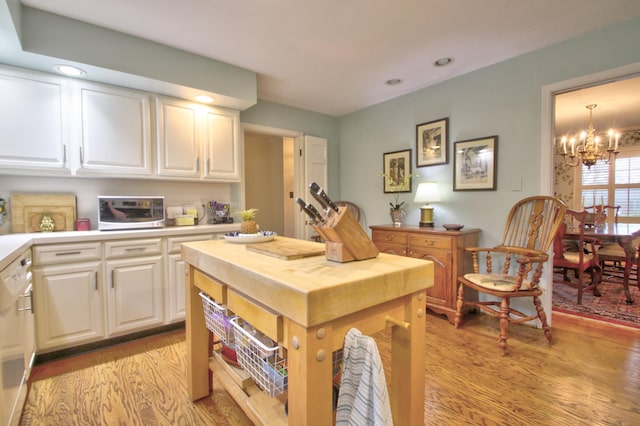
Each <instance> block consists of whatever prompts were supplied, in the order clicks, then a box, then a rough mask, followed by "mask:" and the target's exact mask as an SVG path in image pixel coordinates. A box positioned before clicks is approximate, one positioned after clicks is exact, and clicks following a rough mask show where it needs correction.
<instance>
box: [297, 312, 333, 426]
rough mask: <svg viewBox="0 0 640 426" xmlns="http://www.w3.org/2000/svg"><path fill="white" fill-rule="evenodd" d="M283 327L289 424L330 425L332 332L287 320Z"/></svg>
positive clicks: (331, 418)
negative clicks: (286, 358)
mask: <svg viewBox="0 0 640 426" xmlns="http://www.w3.org/2000/svg"><path fill="white" fill-rule="evenodd" d="M285 327H287V329H288V333H287V335H288V337H289V341H288V351H287V356H288V365H289V379H288V391H289V392H288V397H289V416H288V417H289V419H288V421H289V424H290V425H319V426H322V425H332V424H333V410H332V395H333V388H332V375H333V374H332V371H333V369H332V351H331V344H332V340H333V332H332V329H331V327H330V326H321V327H312V328H309V329H307V328H304V327H303V326H301V325H299V324H297V323H295V322H293V321H291V320H288V319H285Z"/></svg>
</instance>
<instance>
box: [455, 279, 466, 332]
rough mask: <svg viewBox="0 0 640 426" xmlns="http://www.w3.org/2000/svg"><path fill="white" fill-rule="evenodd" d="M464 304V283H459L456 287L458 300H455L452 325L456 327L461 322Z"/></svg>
mask: <svg viewBox="0 0 640 426" xmlns="http://www.w3.org/2000/svg"><path fill="white" fill-rule="evenodd" d="M463 306H464V284H462V283H460V287H458V300H456V315H455V317H454V319H453V325H454V326H455V327H456V328H458V327H459V326H460V325H461V324H462V307H463Z"/></svg>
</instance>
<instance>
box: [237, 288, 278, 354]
mask: <svg viewBox="0 0 640 426" xmlns="http://www.w3.org/2000/svg"><path fill="white" fill-rule="evenodd" d="M227 302H228V303H227V307H228V308H229V309H230V310H231V311H232V312H233V313H234V314H236V315H238V316H239V317H240V318H242V319H243V320H245V321H247V322H248V323H249V324H251V325H252V326H253V327H254V328H255V329H256V330H260V331H261V332H262V333H264V334H266V335H267V336H269V337H270V338H271V339H272V340H275V341H276V342H282V341H283V337H284V336H283V333H282V315H280V314H278V313H277V312H273V311H271V310H270V309H268V308H266V307H264V306H262V305H260V304H259V303H258V302H255V301H254V300H253V299H250V298H248V297H247V296H244V295H242V294H240V293H236V292H235V291H233V290H232V289H229V291H228V292H227Z"/></svg>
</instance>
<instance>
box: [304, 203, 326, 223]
mask: <svg viewBox="0 0 640 426" xmlns="http://www.w3.org/2000/svg"><path fill="white" fill-rule="evenodd" d="M307 209H309V211H310V212H311V213H313V214H314V215H315V217H316V218H317V219H318V220H319V221H320V222H324V217H322V215H321V214H320V212H319V211H318V210H317V209H316V208H315V207H314V206H313V204H311V203H307Z"/></svg>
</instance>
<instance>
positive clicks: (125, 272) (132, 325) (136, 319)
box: [107, 256, 164, 336]
mask: <svg viewBox="0 0 640 426" xmlns="http://www.w3.org/2000/svg"><path fill="white" fill-rule="evenodd" d="M107 277H108V290H107V294H108V298H107V300H108V315H107V317H108V318H109V328H108V335H109V336H113V335H120V334H125V333H127V332H130V331H135V330H141V329H145V328H150V327H153V326H156V325H161V324H162V323H163V319H164V308H163V306H162V256H148V257H132V258H130V259H118V260H110V261H107Z"/></svg>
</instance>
